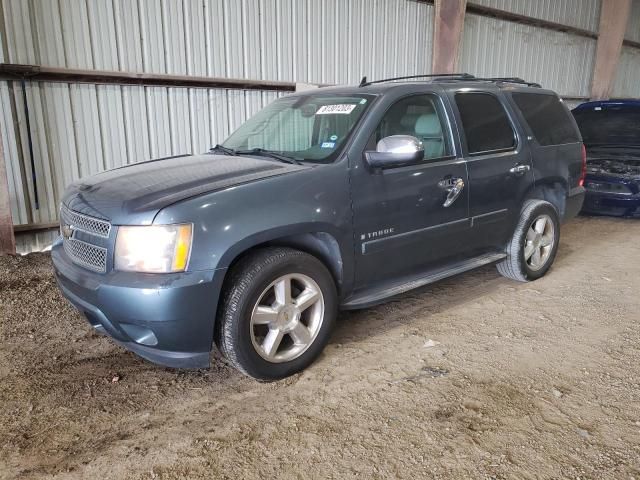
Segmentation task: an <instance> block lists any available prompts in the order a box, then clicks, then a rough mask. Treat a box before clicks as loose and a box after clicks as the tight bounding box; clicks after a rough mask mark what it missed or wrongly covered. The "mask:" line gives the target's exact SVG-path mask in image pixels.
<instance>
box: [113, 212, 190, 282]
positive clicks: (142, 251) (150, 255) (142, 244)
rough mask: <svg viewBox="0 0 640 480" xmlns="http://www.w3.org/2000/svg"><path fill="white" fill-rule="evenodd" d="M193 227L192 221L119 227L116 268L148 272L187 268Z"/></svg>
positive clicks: (173, 270) (180, 270)
mask: <svg viewBox="0 0 640 480" xmlns="http://www.w3.org/2000/svg"><path fill="white" fill-rule="evenodd" d="M192 231H193V226H192V225H191V224H184V225H150V226H144V227H119V228H118V236H117V238H116V253H115V268H116V270H124V271H129V272H146V273H171V272H184V271H185V270H186V269H187V263H188V261H189V253H190V252H191V234H192Z"/></svg>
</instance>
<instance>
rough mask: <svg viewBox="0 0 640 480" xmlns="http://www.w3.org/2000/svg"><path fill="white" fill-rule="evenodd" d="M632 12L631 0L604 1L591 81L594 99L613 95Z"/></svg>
mask: <svg viewBox="0 0 640 480" xmlns="http://www.w3.org/2000/svg"><path fill="white" fill-rule="evenodd" d="M630 12H631V0H603V1H602V7H601V9H600V31H599V32H598V46H597V48H596V64H595V67H594V70H593V80H592V82H591V98H592V99H594V100H600V99H603V98H609V96H610V95H611V89H612V88H613V80H614V78H615V74H616V67H617V66H618V61H619V60H620V52H621V51H622V42H623V41H624V34H625V31H626V28H627V20H628V19H629V13H630Z"/></svg>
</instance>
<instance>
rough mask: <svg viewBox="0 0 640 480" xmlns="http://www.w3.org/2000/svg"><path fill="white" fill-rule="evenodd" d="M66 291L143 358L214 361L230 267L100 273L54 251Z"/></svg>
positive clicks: (183, 364)
mask: <svg viewBox="0 0 640 480" xmlns="http://www.w3.org/2000/svg"><path fill="white" fill-rule="evenodd" d="M51 258H52V260H53V264H54V270H55V276H56V280H57V282H58V285H59V287H60V290H61V291H62V293H63V295H64V296H65V297H66V298H67V299H68V300H69V301H70V302H71V303H72V304H73V305H74V306H75V307H76V308H77V309H78V310H79V311H80V312H81V313H82V314H83V315H84V316H85V317H86V318H87V320H88V321H89V323H90V324H91V325H92V326H93V327H94V328H95V329H96V330H98V331H100V332H102V333H106V334H107V335H109V336H111V337H112V338H113V339H114V340H115V341H116V342H117V343H118V344H120V345H122V346H123V347H125V348H127V349H128V350H131V351H133V352H134V353H136V354H138V355H140V356H141V357H143V358H145V359H147V360H149V361H151V362H154V363H158V364H161V365H165V366H168V367H175V368H203V367H207V366H208V365H209V357H210V352H211V346H212V343H213V328H214V322H215V316H216V309H217V305H218V298H219V292H220V289H221V287H222V281H223V279H224V273H225V270H224V269H221V270H207V271H198V272H185V273H179V274H167V275H164V274H162V275H154V274H138V273H130V272H110V273H107V274H104V275H101V274H95V273H92V272H89V271H88V270H85V269H83V268H81V267H79V266H77V265H75V264H74V263H72V262H71V261H70V260H69V258H68V257H67V255H66V253H65V252H64V250H63V248H62V245H61V244H59V243H56V244H54V246H53V248H52V250H51Z"/></svg>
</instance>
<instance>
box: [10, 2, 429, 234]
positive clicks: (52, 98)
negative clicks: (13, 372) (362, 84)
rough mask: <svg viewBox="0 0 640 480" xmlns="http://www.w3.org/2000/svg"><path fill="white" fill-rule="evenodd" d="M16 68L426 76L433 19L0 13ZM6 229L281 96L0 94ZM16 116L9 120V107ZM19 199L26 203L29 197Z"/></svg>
mask: <svg viewBox="0 0 640 480" xmlns="http://www.w3.org/2000/svg"><path fill="white" fill-rule="evenodd" d="M1 6H2V12H3V18H2V20H3V22H4V27H5V32H6V37H5V39H6V46H5V51H6V59H5V60H4V61H6V62H10V63H27V64H40V65H47V66H56V67H67V68H82V69H100V70H121V71H137V72H149V73H169V74H185V75H203V76H221V77H236V78H253V79H268V80H283V81H301V82H307V83H355V82H357V81H359V80H360V78H361V77H362V75H364V74H367V75H369V77H370V78H376V77H383V76H391V75H394V74H400V75H402V74H411V73H429V71H430V65H431V39H432V36H433V33H432V28H433V13H432V11H433V7H432V6H431V5H428V4H425V3H418V2H414V1H407V0H384V1H380V0H378V1H375V2H371V1H369V0H351V1H348V2H347V1H344V0H323V1H317V0H138V1H132V0H104V1H100V2H97V1H89V2H86V1H85V0H60V1H59V2H50V1H47V2H27V1H23V0H2V2H1ZM0 88H1V89H0V95H1V96H2V105H3V115H2V118H1V119H0V121H1V122H2V124H1V125H0V126H1V128H2V132H3V141H4V142H5V151H6V152H7V158H8V163H9V174H10V184H11V185H10V188H11V198H12V214H13V217H14V223H16V224H24V223H38V222H52V221H55V220H56V218H57V205H58V203H59V200H60V196H61V194H62V192H63V190H64V187H65V185H67V184H68V183H70V182H71V181H73V180H75V179H77V178H80V177H83V176H86V175H90V174H93V173H96V172H99V171H102V170H104V169H108V168H113V167H117V166H120V165H123V164H127V163H132V162H137V161H141V160H146V159H149V158H153V157H161V156H166V155H175V154H179V153H191V152H202V151H205V150H206V149H207V148H209V147H210V146H211V145H213V144H215V143H217V142H219V141H221V140H223V139H224V138H225V137H226V136H227V135H228V134H229V132H230V131H232V130H233V129H235V128H236V127H237V126H238V125H239V124H240V123H242V122H243V121H244V120H245V118H246V117H247V116H249V115H252V114H253V113H255V112H256V111H257V110H259V109H260V108H261V107H262V106H264V105H266V104H268V103H270V102H271V101H272V100H273V99H275V98H276V97H277V96H278V94H277V93H275V92H258V91H240V90H222V89H208V90H207V89H199V88H189V89H187V88H165V87H138V86H112V85H99V86H95V85H77V84H60V83H41V84H38V83H33V84H31V83H28V82H27V84H26V98H27V102H26V103H27V106H28V109H29V116H30V118H31V134H32V136H33V149H34V157H35V166H36V178H37V179H38V181H37V185H38V199H39V208H37V209H36V205H35V196H34V192H33V182H32V178H31V174H30V172H31V167H30V159H29V149H28V146H27V141H26V139H27V135H26V134H27V131H26V122H25V120H26V117H25V109H24V102H23V99H22V90H21V88H20V84H19V83H16V82H14V83H12V84H8V83H7V82H2V84H1V87H0ZM10 104H12V105H14V108H13V110H11V109H9V108H5V106H8V105H10ZM25 193H26V194H25Z"/></svg>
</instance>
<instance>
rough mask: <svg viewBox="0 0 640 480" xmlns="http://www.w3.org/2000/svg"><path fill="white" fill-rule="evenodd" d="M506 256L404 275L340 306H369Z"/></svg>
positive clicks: (477, 258)
mask: <svg viewBox="0 0 640 480" xmlns="http://www.w3.org/2000/svg"><path fill="white" fill-rule="evenodd" d="M506 256H507V255H506V254H505V253H489V254H485V255H481V256H479V257H475V258H472V259H470V260H465V261H463V262H459V263H454V264H453V265H452V266H449V267H447V268H444V269H442V270H436V271H431V272H429V273H428V274H426V275H424V274H422V275H416V276H412V277H409V278H408V279H407V277H405V278H403V279H402V280H401V281H400V282H399V283H392V284H390V285H388V286H383V287H376V288H374V289H372V290H366V291H364V292H361V293H356V294H355V295H353V296H352V297H350V298H347V299H346V301H345V303H343V304H342V305H340V308H342V309H344V310H353V309H356V308H367V307H371V306H372V305H377V304H379V303H382V302H383V301H385V300H387V299H388V298H390V297H395V296H396V295H400V294H401V293H405V292H408V291H409V290H413V289H414V288H419V287H423V286H424V285H428V284H430V283H434V282H437V281H438V280H442V279H443V278H447V277H452V276H454V275H458V274H459V273H464V272H467V271H469V270H473V269H474V268H478V267H482V266H483V265H487V264H489V263H494V262H497V261H498V260H502V259H503V258H505V257H506Z"/></svg>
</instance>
